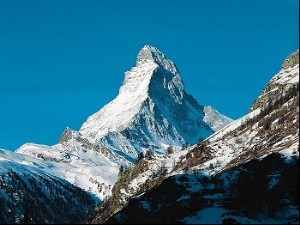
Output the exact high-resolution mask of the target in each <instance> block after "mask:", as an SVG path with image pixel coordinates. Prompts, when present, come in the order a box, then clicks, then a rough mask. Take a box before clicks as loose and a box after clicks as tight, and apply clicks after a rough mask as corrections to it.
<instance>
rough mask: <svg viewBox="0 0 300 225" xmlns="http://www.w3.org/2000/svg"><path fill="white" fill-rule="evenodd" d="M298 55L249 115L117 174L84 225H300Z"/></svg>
mask: <svg viewBox="0 0 300 225" xmlns="http://www.w3.org/2000/svg"><path fill="white" fill-rule="evenodd" d="M298 177H299V50H297V51H296V52H294V53H293V54H292V55H290V56H289V57H288V58H287V59H286V60H285V62H284V63H283V66H282V69H281V70H280V71H279V73H278V74H276V75H275V76H274V77H273V78H272V79H271V80H270V82H269V84H268V85H267V87H266V88H265V89H264V90H263V92H262V94H261V95H260V96H259V97H258V98H257V100H256V101H255V102H254V103H253V105H252V106H251V109H250V112H249V113H248V114H247V115H245V116H244V117H242V118H240V119H239V120H236V121H234V122H232V123H231V124H230V125H228V126H227V127H225V128H223V129H221V130H220V131H218V132H216V133H215V134H213V135H211V136H210V137H208V138H207V139H205V140H204V141H202V142H200V143H198V144H197V145H195V146H193V147H191V148H189V149H187V150H183V151H181V152H177V153H171V154H169V155H165V156H153V155H151V154H148V155H147V156H146V157H145V158H143V159H141V160H140V161H139V162H138V163H137V165H136V166H135V167H133V168H132V169H130V170H128V171H121V172H120V174H119V180H118V182H117V183H116V184H115V186H114V187H113V189H112V192H113V195H112V197H110V198H109V199H107V200H106V201H105V202H104V203H103V204H101V205H99V206H98V207H97V208H96V209H95V210H94V212H93V213H92V214H91V216H90V219H89V222H90V223H140V222H141V221H143V223H224V224H226V223H262V224H264V223H299V200H298V197H299V178H298Z"/></svg>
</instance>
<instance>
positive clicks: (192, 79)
mask: <svg viewBox="0 0 300 225" xmlns="http://www.w3.org/2000/svg"><path fill="white" fill-rule="evenodd" d="M298 4H299V3H298V1H297V0H280V1H279V0H272V1H271V0H244V1H240V0H236V1H234V0H228V1H224V0H203V1H200V0H188V1H187V0H151V1H146V0H145V1H141V0H136V1H133V0H132V1H123V0H119V1H113V0H107V1H104V0H101V1H100V0H99V1H95V0H81V1H76V0H72V1H66V0H65V1H63V0H43V1H39V0H26V1H25V0H20V1H16V0H11V1H10V0H0V101H1V102H0V103H1V104H0V148H5V149H10V150H13V149H16V148H18V147H19V146H20V145H22V144H23V143H25V142H36V143H42V144H49V145H52V144H55V143H57V141H58V139H59V136H60V134H61V133H62V131H63V130H64V128H65V127H67V126H69V127H71V128H73V129H76V130H77V129H79V127H80V126H81V124H82V123H83V122H84V121H85V120H86V118H87V117H88V116H89V115H91V114H92V113H94V112H95V111H97V110H99V109H100V108H101V107H102V106H103V105H105V104H106V103H108V102H109V101H110V100H112V99H113V98H114V97H115V96H116V95H117V93H118V89H119V87H120V85H121V84H122V81H123V77H124V72H125V71H126V70H129V69H130V68H131V67H132V66H134V64H135V59H136V54H137V53H138V51H139V49H140V48H142V47H143V45H145V44H150V45H153V46H156V47H157V48H159V49H160V50H161V51H163V52H164V53H165V54H166V55H167V56H168V57H169V58H170V59H172V60H173V61H174V62H175V63H176V65H177V66H178V68H179V70H180V72H181V76H182V78H183V80H184V82H185V85H186V90H187V92H188V93H190V94H192V95H193V96H194V97H195V98H196V99H197V100H198V102H199V103H200V104H202V105H212V106H213V107H215V108H216V109H217V110H219V111H220V112H222V113H223V114H225V115H227V116H229V117H231V118H234V119H237V118H239V117H240V116H242V115H244V114H245V113H246V112H247V111H248V109H249V107H250V105H251V103H252V102H253V100H254V99H255V98H256V97H257V96H258V95H259V93H260V92H261V91H262V89H263V87H264V86H265V85H266V84H267V82H268V81H269V79H270V78H271V77H272V76H273V75H274V74H275V73H276V72H277V71H278V70H279V69H280V66H281V63H282V61H283V60H284V58H285V57H286V56H287V55H288V54H290V53H291V52H293V51H294V50H296V49H297V48H298V31H299V24H298V15H299V12H298Z"/></svg>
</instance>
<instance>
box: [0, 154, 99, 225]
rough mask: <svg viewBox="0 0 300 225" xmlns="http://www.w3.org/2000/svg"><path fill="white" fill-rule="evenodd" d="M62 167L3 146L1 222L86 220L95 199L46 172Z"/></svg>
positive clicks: (0, 156) (0, 162)
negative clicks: (8, 149)
mask: <svg viewBox="0 0 300 225" xmlns="http://www.w3.org/2000/svg"><path fill="white" fill-rule="evenodd" d="M61 166H62V165H60V164H59V163H50V162H45V161H44V160H38V159H34V158H31V157H28V156H24V155H20V154H17V153H14V152H10V151H6V150H1V149H0V223H1V224H20V223H21V224H29V223H40V224H45V223H46V224H53V223H80V222H84V221H85V220H86V218H87V216H88V214H89V211H90V210H91V209H93V207H94V205H95V203H96V202H95V199H94V197H92V196H91V195H90V194H88V193H87V192H85V191H83V190H82V189H80V188H78V187H76V186H74V185H72V184H70V183H69V182H67V181H66V180H64V179H61V178H58V177H57V176H54V175H52V174H51V173H48V172H46V171H47V170H48V169H50V168H53V167H55V168H56V169H57V170H60V169H62V168H61ZM70 167H71V166H69V168H70Z"/></svg>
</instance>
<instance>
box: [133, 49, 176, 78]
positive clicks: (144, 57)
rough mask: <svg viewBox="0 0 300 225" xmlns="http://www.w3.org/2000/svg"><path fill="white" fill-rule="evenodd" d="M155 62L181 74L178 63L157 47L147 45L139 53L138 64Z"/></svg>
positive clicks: (174, 72)
mask: <svg viewBox="0 0 300 225" xmlns="http://www.w3.org/2000/svg"><path fill="white" fill-rule="evenodd" d="M149 61H150V62H154V63H156V64H158V65H159V66H161V67H163V68H164V69H166V70H168V71H170V72H171V73H173V74H175V75H179V71H178V69H177V67H176V65H175V64H174V63H173V62H172V61H171V60H170V59H168V58H167V57H166V56H165V55H164V54H163V53H162V52H161V51H160V50H158V49H157V48H156V47H153V46H150V45H145V46H144V47H143V48H142V49H141V50H140V52H139V53H138V55H137V59H136V65H137V66H139V65H141V64H144V63H149Z"/></svg>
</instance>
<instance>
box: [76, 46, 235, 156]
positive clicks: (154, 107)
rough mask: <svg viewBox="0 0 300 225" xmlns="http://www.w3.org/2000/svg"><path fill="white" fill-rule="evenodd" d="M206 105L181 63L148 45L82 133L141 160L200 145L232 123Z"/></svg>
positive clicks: (90, 118)
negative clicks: (189, 85)
mask: <svg viewBox="0 0 300 225" xmlns="http://www.w3.org/2000/svg"><path fill="white" fill-rule="evenodd" d="M206 109H207V110H205V107H203V106H201V105H199V104H198V102H197V101H196V100H195V99H194V98H193V97H192V96H191V95H189V94H187V93H186V92H185V90H184V84H183V81H182V79H181V77H180V75H179V71H178V69H177V67H176V66H175V64H174V63H173V62H172V61H171V60H170V59H168V58H166V56H165V55H164V54H163V53H162V52H161V51H159V50H158V49H157V48H155V47H152V46H149V45H146V46H144V47H143V48H142V49H141V50H140V52H139V53H138V55H137V60H136V66H135V67H133V68H132V69H131V70H130V71H128V72H126V73H125V79H124V82H123V85H122V86H121V88H120V90H119V95H118V96H117V97H116V98H115V99H114V100H113V101H112V102H110V103H109V104H107V105H105V106H104V107H103V108H102V109H101V110H99V111H98V112H96V113H95V114H93V115H92V116H90V117H89V118H88V119H87V121H86V122H85V123H84V124H83V125H82V127H81V128H80V130H79V132H80V133H81V134H83V136H85V137H87V138H89V139H90V140H92V141H96V142H98V143H101V145H103V146H105V147H106V148H109V149H113V150H115V151H121V152H122V154H124V153H125V154H126V157H127V158H128V159H129V160H131V161H135V159H136V158H137V157H138V154H139V152H141V151H142V152H145V151H146V150H148V149H149V148H151V149H154V150H155V149H158V150H160V149H166V146H169V145H173V146H180V147H181V146H182V145H187V144H195V143H196V142H198V141H199V140H202V139H204V138H206V137H207V136H209V135H211V134H212V133H213V132H214V131H215V130H217V129H220V128H221V127H223V126H225V125H227V124H228V123H230V122H232V120H231V119H229V118H227V117H225V116H223V115H221V114H220V113H218V112H217V111H215V110H214V109H212V108H211V107H209V108H206ZM216 123H218V124H216Z"/></svg>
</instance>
